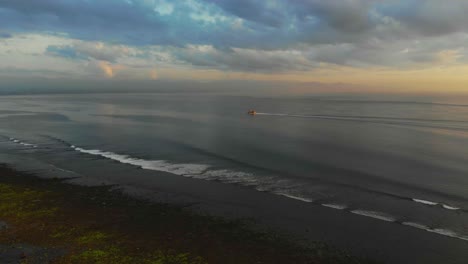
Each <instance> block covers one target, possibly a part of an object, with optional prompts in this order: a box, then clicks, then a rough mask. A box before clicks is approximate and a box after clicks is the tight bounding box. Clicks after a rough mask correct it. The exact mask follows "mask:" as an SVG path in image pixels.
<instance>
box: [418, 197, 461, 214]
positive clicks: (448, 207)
mask: <svg viewBox="0 0 468 264" xmlns="http://www.w3.org/2000/svg"><path fill="white" fill-rule="evenodd" d="M411 200H412V201H413V202H417V203H422V204H425V205H430V206H436V205H439V206H440V207H442V208H444V209H447V210H452V211H457V210H461V208H459V207H455V206H451V205H448V204H443V203H438V202H433V201H428V200H422V199H416V198H411Z"/></svg>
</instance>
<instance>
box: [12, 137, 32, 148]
mask: <svg viewBox="0 0 468 264" xmlns="http://www.w3.org/2000/svg"><path fill="white" fill-rule="evenodd" d="M9 140H10V141H11V142H13V143H16V144H19V145H22V146H25V147H32V148H37V145H34V144H31V143H27V142H24V141H21V140H19V139H16V138H9Z"/></svg>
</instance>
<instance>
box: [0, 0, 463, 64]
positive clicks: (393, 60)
mask: <svg viewBox="0 0 468 264" xmlns="http://www.w3.org/2000/svg"><path fill="white" fill-rule="evenodd" d="M466 13H468V2H466V1H459V0H447V1H440V0H407V1H402V0H388V1H387V0H386V1H380V0H269V1H260V0H192V1H169V0H100V1H89V0H41V1H27V0H0V25H1V26H2V30H5V31H7V32H12V33H13V34H15V35H16V33H47V34H60V35H61V36H63V37H66V38H73V39H75V40H76V41H75V43H74V44H72V45H50V46H49V47H48V48H47V50H46V51H45V52H46V54H48V55H53V56H60V57H65V58H68V59H76V60H99V61H107V62H110V63H114V62H117V61H119V60H120V58H123V57H128V56H130V55H129V54H128V53H127V52H128V51H127V50H126V49H125V48H124V46H132V47H136V48H138V49H140V50H141V51H142V52H141V53H140V55H135V54H134V55H133V56H142V54H145V53H144V51H145V49H146V48H147V46H153V45H158V46H162V47H163V48H166V49H165V51H167V52H168V53H170V56H168V57H170V58H175V59H176V60H178V61H179V62H183V63H188V64H191V65H194V66H196V67H202V68H216V69H223V70H236V71H257V72H278V71H287V70H298V71H300V70H308V69H311V68H313V67H316V65H317V64H319V63H322V62H324V63H331V64H338V65H348V66H367V65H383V66H392V67H393V66H398V65H411V64H413V63H424V62H429V61H431V60H433V58H434V55H435V54H437V53H438V52H441V51H443V50H447V49H452V50H460V49H461V48H462V47H465V46H466V45H467V44H468V41H467V39H466V38H461V39H455V37H454V35H457V34H458V35H460V34H461V35H463V34H468V16H466V15H465V14H466ZM51 32H52V33H51ZM8 37H11V35H10V34H8V33H4V34H1V33H0V38H8ZM98 42H102V43H103V44H99V43H98ZM431 43H434V44H433V45H432V44H431ZM139 59H142V58H139ZM119 62H120V61H119Z"/></svg>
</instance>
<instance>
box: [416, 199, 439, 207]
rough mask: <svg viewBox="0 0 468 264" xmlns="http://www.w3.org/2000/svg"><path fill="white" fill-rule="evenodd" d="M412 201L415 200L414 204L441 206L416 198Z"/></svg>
mask: <svg viewBox="0 0 468 264" xmlns="http://www.w3.org/2000/svg"><path fill="white" fill-rule="evenodd" d="M412 200H413V202H417V203H422V204H427V205H438V204H439V203H436V202H431V201H427V200H422V199H416V198H413V199H412Z"/></svg>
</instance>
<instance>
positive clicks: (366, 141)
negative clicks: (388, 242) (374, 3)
mask: <svg viewBox="0 0 468 264" xmlns="http://www.w3.org/2000/svg"><path fill="white" fill-rule="evenodd" d="M252 108H254V109H256V110H257V112H258V114H257V115H256V116H249V115H247V114H246V111H247V110H248V109H252ZM0 121H1V123H0V135H1V137H0V148H1V149H2V153H6V154H8V155H9V158H10V159H12V160H15V159H16V163H15V164H17V165H18V164H19V165H20V166H23V167H24V168H25V170H34V169H33V168H36V170H38V171H41V172H43V173H44V172H49V171H51V170H53V171H56V172H57V171H58V172H60V173H62V174H63V176H64V177H71V178H77V177H87V178H89V179H92V178H93V175H98V174H99V173H104V172H105V171H106V170H107V169H110V168H111V167H112V166H116V164H124V165H125V166H128V169H129V170H130V169H131V168H141V169H144V170H148V171H154V172H166V173H170V174H173V176H174V177H187V178H193V179H196V180H199V181H216V182H220V183H223V184H230V185H236V186H239V188H250V189H252V190H256V191H259V192H266V193H271V194H272V195H280V196H283V197H287V198H289V199H295V200H298V201H301V202H304V203H311V204H314V205H317V206H322V207H326V208H328V209H330V210H339V211H343V212H345V213H349V214H355V215H358V216H360V217H366V218H373V219H376V220H379V221H383V222H388V224H398V225H402V226H403V225H404V226H406V227H410V228H414V229H418V230H421V231H424V232H430V233H435V234H437V235H440V236H444V237H449V238H452V239H458V240H461V241H468V176H467V175H468V148H467V146H468V102H467V103H466V104H464V103H463V102H459V101H458V102H450V101H448V102H447V101H443V100H442V101H439V100H438V99H437V98H435V99H434V98H433V99H431V100H429V101H428V100H427V99H426V100H419V101H418V100H414V99H409V98H406V99H405V98H399V99H398V100H387V101H383V100H376V99H372V100H369V99H366V98H356V97H352V98H346V97H341V98H335V97H310V98H258V97H257V98H253V97H240V96H221V95H213V94H211V95H208V94H202V95H197V94H183V93H178V94H158V93H155V94H93V95H86V94H81V95H47V96H6V97H0ZM15 157H16V158H15ZM24 160H28V161H24ZM31 160H35V161H38V162H42V163H43V164H47V166H46V167H44V166H43V167H40V166H36V165H34V164H33V163H32V162H31ZM98 160H108V161H109V162H108V163H105V165H103V163H99V164H98V163H97V161H98ZM21 161H24V162H23V163H22V162H21ZM26 163H27V164H26ZM42 163H41V164H42ZM84 164H86V166H84ZM92 164H95V166H93V165H92ZM34 166H36V167H34ZM84 167H86V168H84ZM90 167H92V170H93V171H94V172H95V174H93V173H91V172H90ZM96 177H97V176H96ZM155 177H157V175H155ZM95 180H96V182H99V183H106V184H123V182H125V184H126V185H128V186H132V183H135V184H136V183H138V184H145V182H143V181H144V180H143V179H139V178H138V177H137V176H135V175H133V174H131V173H129V171H121V172H120V173H118V175H117V174H113V175H110V176H108V177H106V178H105V179H99V180H98V179H97V178H95ZM253 202H254V201H253ZM278 213H279V214H280V213H281V212H278Z"/></svg>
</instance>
